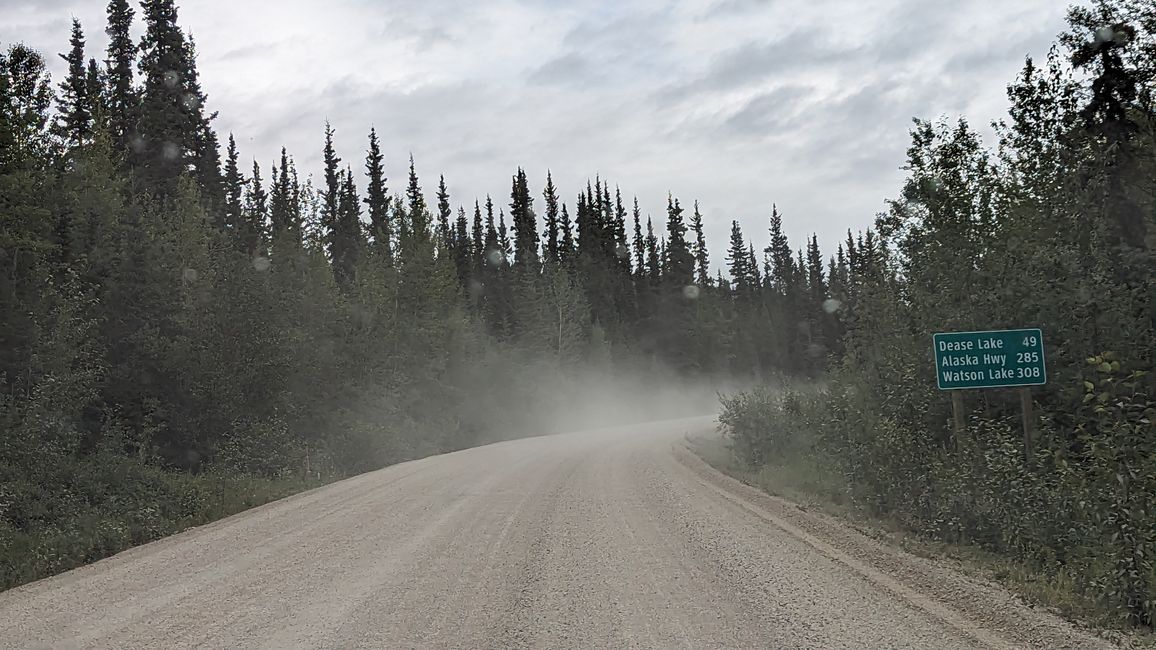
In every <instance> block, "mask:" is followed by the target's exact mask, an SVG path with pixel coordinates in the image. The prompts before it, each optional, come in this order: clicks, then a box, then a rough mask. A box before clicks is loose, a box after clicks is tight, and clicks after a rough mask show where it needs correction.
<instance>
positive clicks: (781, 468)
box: [687, 436, 1156, 648]
mask: <svg viewBox="0 0 1156 650" xmlns="http://www.w3.org/2000/svg"><path fill="white" fill-rule="evenodd" d="M687 442H688V443H689V445H688V446H689V447H690V449H691V450H692V451H693V452H694V453H695V454H696V455H697V456H699V457H700V458H702V459H703V460H704V461H705V462H706V463H707V464H708V465H710V466H712V467H714V468H715V469H717V470H719V471H720V472H722V473H724V474H727V475H728V476H731V477H733V478H735V479H737V480H739V481H741V482H743V483H745V484H747V485H750V486H752V487H755V488H758V489H760V490H762V491H764V492H766V493H768V494H772V495H774V496H778V497H782V498H784V499H787V500H789V501H792V502H794V503H796V504H799V505H800V506H802V507H804V508H805V509H809V510H815V511H819V512H823V513H826V514H829V515H832V516H835V517H839V518H840V519H842V520H843V521H845V522H846V523H847V524H849V525H851V526H852V527H853V528H855V529H856V530H858V531H859V532H861V533H863V534H865V535H867V536H869V537H871V538H873V539H876V540H879V541H881V542H884V543H887V544H891V545H893V546H896V547H899V548H902V549H903V550H905V551H907V552H909V553H912V554H914V555H919V556H921V557H927V558H933V559H939V560H943V559H947V560H950V561H951V562H952V563H953V564H954V565H955V566H956V568H957V569H958V570H960V571H962V572H963V573H965V574H967V575H971V576H974V577H977V578H980V579H987V580H993V581H995V582H998V583H1000V584H1002V585H1003V586H1005V587H1006V588H1007V589H1009V590H1010V591H1011V592H1012V593H1015V594H1016V595H1018V596H1019V597H1020V598H1022V599H1023V600H1024V601H1026V602H1028V603H1031V604H1033V605H1036V606H1038V607H1042V608H1045V609H1047V610H1049V611H1052V612H1053V613H1055V614H1057V615H1060V616H1063V617H1065V618H1068V619H1070V620H1073V621H1077V622H1079V623H1081V624H1084V625H1089V626H1094V627H1099V628H1102V629H1111V630H1112V633H1111V636H1113V637H1115V638H1118V639H1119V640H1126V645H1127V646H1130V647H1142V648H1146V647H1153V648H1156V634H1153V633H1151V632H1144V631H1138V630H1136V629H1128V630H1121V629H1120V628H1119V625H1118V622H1117V621H1116V620H1113V619H1112V618H1111V615H1110V612H1108V611H1106V610H1105V609H1104V608H1103V607H1102V606H1101V605H1100V604H1099V603H1097V602H1095V601H1093V600H1090V599H1088V598H1086V597H1084V596H1082V595H1081V594H1080V593H1079V592H1078V590H1077V587H1076V583H1075V580H1073V579H1072V577H1071V576H1069V575H1067V574H1065V573H1064V572H1062V571H1061V572H1057V573H1056V574H1054V575H1046V574H1042V573H1040V572H1039V571H1034V570H1032V569H1031V568H1030V567H1025V566H1023V565H1021V564H1019V563H1016V562H1014V561H1011V560H1009V559H1008V558H1006V557H1003V556H1000V555H998V554H994V553H991V552H989V551H985V550H984V549H981V548H978V547H976V546H970V545H964V544H951V543H945V542H941V541H937V540H932V539H927V538H924V537H921V536H919V535H916V534H914V533H912V532H910V531H907V530H904V529H903V528H902V527H901V526H899V525H898V524H897V523H896V522H895V521H891V520H887V519H880V518H877V517H871V516H868V515H865V514H864V513H862V512H861V511H860V510H859V509H857V508H856V507H855V505H854V504H853V503H852V502H851V501H850V499H849V497H848V494H849V492H848V490H847V489H846V485H845V483H844V482H843V480H842V478H841V477H838V476H835V475H833V474H832V472H831V471H830V470H829V469H828V468H826V467H824V466H823V465H822V464H821V463H816V462H814V461H813V460H809V459H806V458H801V459H782V460H777V461H771V462H769V463H768V464H766V465H764V466H762V467H759V468H751V467H749V466H746V465H745V464H743V463H742V462H740V461H739V460H737V459H736V458H735V455H734V453H733V452H732V451H731V449H730V448H729V447H728V445H727V442H726V440H725V439H724V438H718V437H713V436H711V437H698V438H688V439H687Z"/></svg>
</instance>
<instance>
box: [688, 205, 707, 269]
mask: <svg viewBox="0 0 1156 650" xmlns="http://www.w3.org/2000/svg"><path fill="white" fill-rule="evenodd" d="M690 227H691V229H692V230H693V231H694V269H695V282H697V283H698V285H699V286H700V287H706V286H709V285H710V268H709V267H710V256H709V255H708V253H707V250H706V234H705V233H704V232H703V228H702V214H701V213H700V212H699V211H698V201H695V202H694V215H693V216H692V217H691V222H690Z"/></svg>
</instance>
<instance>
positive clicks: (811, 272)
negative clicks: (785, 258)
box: [807, 233, 827, 305]
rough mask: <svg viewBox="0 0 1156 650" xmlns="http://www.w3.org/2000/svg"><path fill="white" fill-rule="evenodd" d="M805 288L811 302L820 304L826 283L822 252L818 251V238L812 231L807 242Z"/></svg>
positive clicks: (825, 289)
mask: <svg viewBox="0 0 1156 650" xmlns="http://www.w3.org/2000/svg"><path fill="white" fill-rule="evenodd" d="M807 289H808V290H809V291H810V293H811V301H812V303H813V304H815V305H821V304H822V302H823V300H824V299H825V296H826V294H827V285H826V280H825V278H824V277H823V254H822V253H821V252H820V251H819V238H818V236H817V235H815V234H814V233H812V234H811V239H810V241H809V242H808V243H807Z"/></svg>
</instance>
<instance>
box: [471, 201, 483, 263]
mask: <svg viewBox="0 0 1156 650" xmlns="http://www.w3.org/2000/svg"><path fill="white" fill-rule="evenodd" d="M471 232H472V236H473V237H472V240H473V241H472V245H471V246H470V249H471V251H472V253H473V259H474V267H475V269H480V268H481V267H482V266H483V265H484V264H485V263H486V260H485V257H486V229H485V227H484V226H483V225H482V207H481V205H479V204H478V200H477V199H474V223H473V228H472V231H471Z"/></svg>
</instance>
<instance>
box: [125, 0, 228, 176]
mask: <svg viewBox="0 0 1156 650" xmlns="http://www.w3.org/2000/svg"><path fill="white" fill-rule="evenodd" d="M141 8H142V9H143V12H144V14H143V15H144V20H145V35H144V38H143V40H142V41H141V46H140V50H141V58H140V61H139V63H138V65H139V68H140V73H141V75H142V77H143V79H144V85H143V88H142V94H141V103H140V114H139V119H138V120H137V131H138V134H139V138H140V140H139V142H137V143H136V145H134V146H133V147H132V150H131V151H132V153H133V156H132V160H133V163H134V167H135V168H136V170H137V174H138V175H139V177H140V178H141V179H142V180H143V181H144V183H145V185H146V186H147V187H149V188H150V189H151V190H152V191H153V192H157V193H160V194H163V195H168V194H171V193H172V192H174V191H175V189H176V183H177V180H178V179H179V178H180V177H181V176H182V174H183V173H184V172H185V170H187V169H188V168H189V167H190V166H192V167H193V168H195V169H196V170H197V173H198V176H201V175H207V174H208V173H209V169H208V168H209V167H210V166H212V165H211V162H212V161H210V160H208V158H210V157H211V156H212V155H214V153H215V152H213V151H210V150H211V149H213V148H214V145H215V137H214V136H211V133H212V129H211V128H210V127H209V120H210V119H211V118H210V117H206V115H205V113H204V103H205V96H204V93H202V92H201V89H200V85H199V82H198V80H197V74H196V60H195V54H194V51H193V47H192V45H191V44H190V43H189V41H188V40H187V39H186V38H185V35H184V34H183V33H182V31H181V28H180V27H179V26H178V25H177V8H176V5H175V4H174V0H144V1H143V2H142V3H141ZM206 177H207V176H206Z"/></svg>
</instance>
